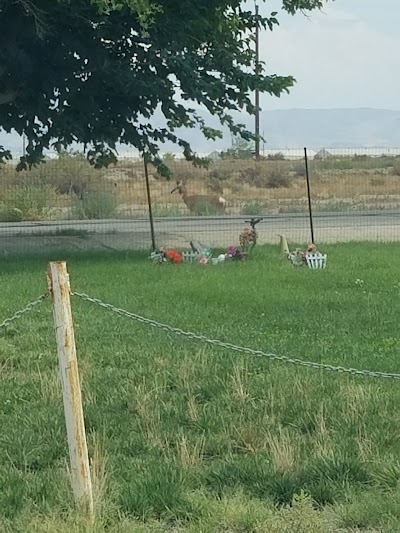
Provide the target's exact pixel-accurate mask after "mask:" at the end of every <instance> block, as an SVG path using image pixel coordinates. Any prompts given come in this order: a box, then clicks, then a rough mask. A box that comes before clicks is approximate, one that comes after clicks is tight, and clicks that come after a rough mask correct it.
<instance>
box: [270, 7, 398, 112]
mask: <svg viewBox="0 0 400 533" xmlns="http://www.w3.org/2000/svg"><path fill="white" fill-rule="evenodd" d="M280 5H281V1H280V0H268V1H267V2H265V3H261V2H260V11H261V12H262V13H263V14H265V15H266V14H268V13H270V12H271V11H273V10H274V9H276V8H277V10H278V9H279V6H280ZM279 20H280V26H279V27H278V28H276V29H275V30H274V31H273V32H272V33H271V32H264V31H263V33H262V35H261V44H260V46H261V52H260V54H261V59H263V60H264V61H266V62H267V68H268V72H271V73H276V74H282V75H286V74H292V75H293V76H294V77H295V78H296V80H297V84H296V86H295V87H294V88H293V89H292V91H291V94H290V95H289V96H283V97H281V98H280V99H276V98H272V97H270V96H263V97H262V108H263V109H264V110H266V109H282V108H284V109H288V108H332V107H336V108H338V107H375V108H384V109H397V110H398V109H400V90H399V84H400V68H399V66H400V32H399V31H398V22H399V20H400V0H335V1H334V2H328V4H327V6H326V7H325V8H324V10H323V12H317V11H315V12H312V13H311V14H310V17H309V18H308V19H307V18H306V17H304V16H302V15H301V14H298V15H295V16H294V17H292V16H289V15H286V14H280V15H279Z"/></svg>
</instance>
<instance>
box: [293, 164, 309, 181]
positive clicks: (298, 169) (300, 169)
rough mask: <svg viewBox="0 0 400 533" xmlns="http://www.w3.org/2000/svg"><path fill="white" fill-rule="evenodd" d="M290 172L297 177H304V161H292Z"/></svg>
mask: <svg viewBox="0 0 400 533" xmlns="http://www.w3.org/2000/svg"><path fill="white" fill-rule="evenodd" d="M292 172H294V174H295V175H296V176H298V177H299V178H304V177H305V175H306V166H305V164H304V161H298V162H297V163H294V164H293V166H292Z"/></svg>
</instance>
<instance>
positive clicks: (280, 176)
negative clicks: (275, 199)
mask: <svg viewBox="0 0 400 533" xmlns="http://www.w3.org/2000/svg"><path fill="white" fill-rule="evenodd" d="M289 186H290V181H289V177H288V175H287V174H286V173H284V172H283V171H282V170H281V169H279V168H274V169H271V170H270V171H269V172H268V173H267V177H266V187H267V189H280V188H283V187H289Z"/></svg>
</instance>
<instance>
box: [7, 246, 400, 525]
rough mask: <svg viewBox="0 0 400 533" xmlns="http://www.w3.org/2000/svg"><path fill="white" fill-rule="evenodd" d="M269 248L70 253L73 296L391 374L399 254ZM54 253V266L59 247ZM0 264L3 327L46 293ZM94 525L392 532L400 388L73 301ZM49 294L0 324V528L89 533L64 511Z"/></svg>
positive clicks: (398, 368) (41, 276)
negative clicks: (210, 260) (188, 259)
mask: <svg viewBox="0 0 400 533" xmlns="http://www.w3.org/2000/svg"><path fill="white" fill-rule="evenodd" d="M326 251H327V252H328V260H329V267H328V269H327V270H325V271H309V270H306V269H300V270H295V269H294V268H292V266H291V265H290V263H289V262H288V261H287V260H284V259H282V258H281V257H280V256H279V255H278V251H277V249H276V248H274V247H262V248H261V247H260V248H258V249H256V251H255V254H254V256H253V258H252V260H251V261H249V262H247V263H235V264H224V265H218V266H212V265H209V266H207V267H201V266H199V265H181V266H173V265H163V266H155V265H152V264H151V263H150V262H149V261H148V260H147V259H146V257H145V256H137V255H136V256H135V255H132V254H127V255H125V254H121V255H113V256H111V255H102V256H100V255H85V256H71V257H70V258H69V261H68V266H69V271H70V275H71V283H72V288H73V290H76V291H81V292H86V293H89V294H90V295H91V296H94V297H98V298H101V299H103V300H105V301H107V302H111V303H113V304H115V305H117V306H119V307H123V308H125V309H127V310H130V311H132V312H135V313H138V314H140V315H143V316H145V317H148V318H152V319H155V320H159V321H161V322H165V323H168V324H171V325H172V326H176V327H180V328H182V329H184V330H191V331H194V332H196V333H199V334H203V335H206V336H208V337H211V338H216V339H220V340H223V341H227V342H232V343H235V344H239V345H242V346H248V347H251V348H255V349H260V350H264V351H267V352H275V353H277V354H281V355H290V356H293V357H298V358H301V359H304V360H311V361H316V362H323V363H330V364H334V365H343V366H346V367H356V368H360V369H369V370H379V371H387V372H400V363H399V360H400V336H399V317H400V280H399V276H398V273H399V271H400V270H399V266H398V265H399V263H400V247H399V246H393V245H391V246H389V245H378V244H354V245H337V246H329V247H328V246H327V247H326ZM56 259H61V258H60V257H57V258H56ZM46 262H47V258H45V257H36V258H26V259H21V258H19V259H18V260H14V259H7V260H2V262H1V263H0V295H1V296H0V322H1V321H2V320H3V319H4V318H6V317H7V316H9V315H12V314H13V312H14V311H16V310H18V309H19V308H21V307H23V306H24V305H25V303H27V302H29V301H30V300H33V299H34V298H35V297H36V296H38V295H39V294H40V293H42V292H45V290H46V280H45V272H46ZM73 312H74V319H75V327H76V338H77V349H78V359H79V365H80V373H81V378H82V387H83V397H84V410H85V419H86V428H87V433H88V445H89V453H90V457H91V458H92V469H93V483H94V488H95V499H96V524H95V526H94V528H93V531H96V532H103V531H107V532H126V533H128V532H143V533H144V532H146V533H147V532H149V533H151V532H166V531H168V532H180V531H182V532H191V533H195V532H196V533H200V532H205V533H208V532H209V533H214V532H224V533H228V532H235V533H245V532H248V533H250V532H253V533H260V532H276V533H277V532H285V531H286V532H291V533H292V532H304V533H310V532H311V533H312V532H326V531H327V532H329V531H400V485H399V481H400V414H399V412H400V411H399V406H400V382H399V381H394V380H384V379H377V378H369V377H353V376H348V375H339V374H334V373H327V372H322V371H319V370H312V369H306V368H302V367H295V366H289V365H285V364H283V363H280V362H273V361H269V360H268V359H267V358H258V357H254V356H246V355H241V354H239V353H235V352H230V351H228V350H226V349H222V348H217V347H211V346H207V345H204V344H201V343H199V342H195V341H193V340H189V339H185V338H182V337H177V336H174V335H173V334H170V333H166V332H163V331H161V330H157V329H153V328H151V327H149V326H146V325H141V324H139V323H136V322H134V321H132V320H129V319H128V318H121V317H118V316H115V315H113V314H111V313H110V312H108V311H106V310H104V309H101V308H99V307H96V306H94V305H93V304H90V303H87V302H83V301H80V300H79V299H77V298H76V297H73ZM57 365H58V362H57V355H56V349H55V336H54V331H53V319H52V308H51V303H50V301H49V300H47V301H46V302H44V303H42V304H41V305H40V306H39V307H37V308H35V310H34V311H32V312H31V313H30V314H28V315H26V316H25V317H23V318H21V319H20V320H19V321H18V322H15V323H14V324H13V325H12V326H9V327H8V328H7V329H6V330H5V331H0V368H1V387H0V405H1V409H0V424H1V433H0V531H1V532H13V533H14V532H16V533H19V532H21V533H22V532H24V533H25V532H49V533H50V532H56V531H57V532H65V533H66V532H68V533H69V532H72V533H78V532H82V533H83V532H86V531H92V529H90V528H89V526H87V525H86V524H85V522H84V520H83V519H82V518H80V517H79V516H77V515H76V513H75V512H74V505H73V499H72V495H71V490H70V485H69V479H68V473H67V465H68V450H67V444H66V432H65V425H64V417H63V408H62V395H61V385H60V382H59V377H58V366H57Z"/></svg>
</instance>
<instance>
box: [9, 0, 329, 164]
mask: <svg viewBox="0 0 400 533" xmlns="http://www.w3.org/2000/svg"><path fill="white" fill-rule="evenodd" d="M323 4H324V0H284V1H283V4H282V9H283V11H286V12H288V13H290V14H295V13H297V12H299V11H306V12H307V11H312V10H314V9H319V8H321V7H322V6H323ZM181 7H182V5H181V2H180V1H178V0H171V2H167V3H161V4H158V3H157V2H152V1H150V0H139V1H137V0H118V1H109V0H91V1H89V2H88V3H81V2H78V3H75V8H74V9H71V4H70V2H69V1H67V0H64V1H61V0H60V1H56V2H54V1H51V0H41V1H40V2H39V1H38V0H29V1H28V0H16V1H12V2H10V1H7V2H4V1H3V2H2V7H1V19H0V49H1V50H8V55H7V62H8V63H9V65H14V66H15V68H8V65H6V66H5V67H3V65H2V68H1V71H0V77H1V90H0V104H2V105H1V107H0V127H1V128H3V129H4V130H6V131H11V130H13V129H14V130H16V131H17V133H19V134H22V133H24V134H25V136H26V139H27V141H28V142H27V145H26V155H25V156H24V157H23V158H22V159H21V160H20V164H19V168H27V167H28V166H29V165H31V164H32V163H37V162H38V161H40V160H41V159H42V158H43V150H44V149H45V148H48V146H49V144H50V142H52V145H53V146H55V147H56V149H57V150H58V151H61V150H65V148H66V147H67V146H70V145H72V144H73V143H84V144H85V147H86V148H87V150H86V153H87V157H88V159H89V160H90V161H91V162H92V163H93V164H94V165H95V166H96V167H104V166H108V165H110V164H112V163H115V162H116V160H117V150H116V144H117V143H119V142H121V141H122V142H123V143H124V144H126V145H132V146H134V147H135V148H136V149H138V150H139V151H140V152H143V151H144V150H146V151H149V152H150V155H151V156H152V157H153V156H155V157H153V162H154V163H155V164H156V165H157V167H158V169H159V170H163V171H164V173H165V174H167V175H168V174H169V169H168V167H167V166H166V165H165V164H163V163H162V161H161V159H160V158H158V157H157V154H158V152H159V149H158V147H159V146H160V145H162V144H164V143H165V142H171V143H174V144H176V145H179V146H180V147H181V148H182V150H183V153H184V155H185V157H186V158H187V159H188V160H190V161H194V162H195V163H198V162H199V159H198V158H196V157H195V154H194V153H193V151H192V150H191V148H190V144H189V143H188V142H187V140H185V139H184V138H181V137H180V136H179V130H180V129H181V128H183V127H186V128H194V127H198V128H199V129H200V130H201V131H202V133H203V134H204V136H205V137H206V138H207V139H210V140H215V139H218V138H222V137H223V133H222V131H220V130H216V129H215V128H212V127H210V126H209V122H208V121H207V120H205V119H204V118H203V117H202V116H201V114H199V109H201V108H202V107H204V108H207V110H208V112H209V113H210V114H211V115H213V116H215V117H219V118H220V119H221V122H222V123H223V124H224V125H226V126H228V128H229V129H230V131H231V132H232V133H233V134H235V135H238V134H239V135H242V136H243V138H245V140H246V141H251V140H252V139H254V137H255V135H254V134H253V133H252V132H251V131H249V130H248V129H246V127H245V125H243V124H240V123H239V124H237V123H235V120H234V119H233V118H232V117H231V115H230V111H231V110H235V109H236V110H240V109H243V110H245V111H246V112H254V110H255V109H254V104H253V103H252V93H253V91H254V89H255V88H257V89H258V90H260V92H268V93H270V94H273V95H275V96H280V95H281V94H282V93H284V92H285V91H288V90H289V88H290V87H292V86H293V84H294V83H295V80H294V78H293V77H292V76H286V77H285V76H276V75H271V73H268V74H267V73H265V72H264V71H262V70H260V71H259V72H254V70H253V69H251V68H250V69H249V66H250V65H253V64H254V61H255V60H256V56H255V50H254V47H252V46H251V44H252V37H251V34H252V32H253V29H254V24H255V19H254V14H253V13H252V12H251V10H241V9H240V7H239V5H238V3H237V2H236V1H231V2H225V1H222V0H218V1H213V2H210V1H208V2H207V3H206V4H204V3H202V5H199V4H193V5H192V6H191V8H190V9H188V10H182V9H181ZM277 14H278V13H277V12H275V13H272V14H269V15H268V16H264V15H263V14H262V13H260V14H259V16H258V20H257V22H258V23H259V24H260V26H261V27H264V28H269V29H270V30H272V29H273V28H274V27H275V26H276V25H278V24H279V21H278V19H277ZM10 27H13V28H14V37H13V39H14V41H15V42H13V46H10V36H9V34H8V32H9V28H10ZM71 28H73V29H74V30H73V31H74V35H75V36H79V39H78V40H76V39H71V38H70V29H71ZM105 28H107V30H106V31H105ZM172 35H173V36H174V39H173V42H172V40H171V38H170V36H172ZM189 35H190V38H189ZM114 41H115V43H118V45H115V46H114V45H113V44H111V43H114ZM121 43H122V44H121ZM204 43H213V44H212V47H213V50H212V53H205V50H204ZM176 50H179V51H180V52H179V61H177V58H176ZM133 61H134V62H135V68H134V69H133V68H132V62H133ZM160 65H162V68H161V67H160ZM21 69H22V71H21ZM21 72H23V73H24V74H26V75H22V74H21ZM39 72H40V76H39V77H38V76H36V77H37V79H36V81H35V82H33V81H32V79H33V77H32V74H33V73H36V74H37V73H39ZM77 73H79V74H77ZM210 73H212V75H211V74H210ZM55 86H56V87H57V89H56V91H55V89H54V87H55ZM176 86H179V87H181V91H182V94H181V96H182V98H177V94H176V90H175V89H176ZM133 87H134V88H135V89H134V97H133V96H132V95H133V89H132V88H133ZM150 87H151V95H149V88H150ZM55 93H56V94H55ZM38 99H40V100H41V105H40V109H38ZM191 102H196V106H193V105H192V104H191ZM4 104H5V105H4ZM196 108H198V109H196ZM158 112H159V113H160V114H161V121H162V122H164V123H165V124H164V125H163V127H159V128H156V127H150V126H149V125H145V124H141V119H140V117H146V119H147V118H149V117H151V116H153V115H154V113H158ZM61 115H62V117H61ZM38 116H40V120H39V118H38V119H37V120H34V119H33V118H32V117H38ZM21 117H28V119H27V120H23V119H22V118H21ZM10 157H11V154H10V152H9V151H7V150H4V149H3V147H0V160H3V159H9V158H10Z"/></svg>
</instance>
